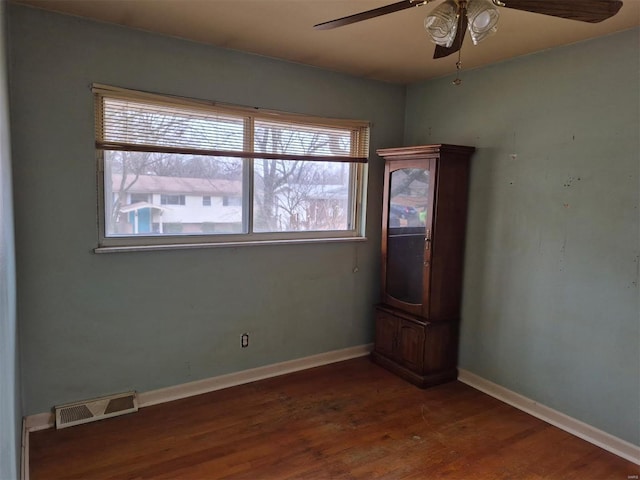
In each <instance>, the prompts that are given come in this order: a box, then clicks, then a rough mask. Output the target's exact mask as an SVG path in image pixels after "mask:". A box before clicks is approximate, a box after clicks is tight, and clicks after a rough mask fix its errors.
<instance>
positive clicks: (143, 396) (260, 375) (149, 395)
mask: <svg viewBox="0 0 640 480" xmlns="http://www.w3.org/2000/svg"><path fill="white" fill-rule="evenodd" d="M372 348H373V344H367V345H358V346H356V347H349V348H343V349H342V350H333V351H331V352H325V353H320V354H318V355H312V356H310V357H304V358H298V359H295V360H289V361H287V362H281V363H274V364H271V365H266V366H264V367H258V368H252V369H250V370H243V371H241V372H236V373H229V374H227V375H220V376H218V377H211V378H206V379H204V380H198V381H195V382H189V383H183V384H181V385H175V386H173V387H167V388H161V389H159V390H151V391H148V392H142V393H138V407H139V408H144V407H150V406H152V405H157V404H159V403H165V402H171V401H173V400H179V399H181V398H186V397H192V396H194V395H200V394H202V393H209V392H213V391H216V390H222V389H223V388H229V387H234V386H237V385H242V384H245V383H250V382H255V381H257V380H264V379H266V378H271V377H277V376H278V375H285V374H287V373H293V372H298V371H300V370H306V369H309V368H314V367H320V366H322V365H328V364H330V363H336V362H342V361H344V360H350V359H352V358H357V357H364V356H366V355H369V353H370V352H371V350H372ZM54 425H55V416H54V414H53V413H51V412H45V413H38V414H35V415H29V416H26V417H24V419H23V420H22V462H21V480H29V433H30V432H36V431H38V430H46V429H47V428H53V427H54Z"/></svg>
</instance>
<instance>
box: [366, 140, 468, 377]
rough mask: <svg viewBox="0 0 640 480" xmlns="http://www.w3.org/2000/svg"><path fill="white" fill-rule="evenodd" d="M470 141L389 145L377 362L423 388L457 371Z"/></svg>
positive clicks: (385, 155) (383, 153) (384, 154)
mask: <svg viewBox="0 0 640 480" xmlns="http://www.w3.org/2000/svg"><path fill="white" fill-rule="evenodd" d="M474 150H475V149H474V148H473V147H462V146H456V145H423V146H416V147H404V148H386V149H382V150H378V151H377V153H378V155H380V156H381V157H382V158H384V159H385V174H384V204H383V222H382V298H381V303H380V304H379V305H377V306H376V319H375V321H376V337H375V347H374V350H373V352H372V354H371V356H372V359H373V361H375V362H376V363H378V364H379V365H381V366H383V367H385V368H387V369H389V370H390V371H392V372H394V373H396V374H398V375H399V376H401V377H402V378H404V379H406V380H408V381H410V382H412V383H414V384H416V385H418V386H420V387H423V388H424V387H429V386H432V385H437V384H440V383H443V382H447V381H450V380H454V379H455V378H456V377H457V373H458V371H457V357H458V331H459V324H460V305H461V295H462V275H463V260H464V245H465V226H466V221H467V197H468V184H469V167H470V158H471V155H472V154H473V152H474Z"/></svg>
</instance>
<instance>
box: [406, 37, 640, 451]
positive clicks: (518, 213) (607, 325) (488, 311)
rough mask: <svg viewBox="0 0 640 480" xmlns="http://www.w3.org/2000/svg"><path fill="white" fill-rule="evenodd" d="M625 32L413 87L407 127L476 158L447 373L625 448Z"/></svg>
mask: <svg viewBox="0 0 640 480" xmlns="http://www.w3.org/2000/svg"><path fill="white" fill-rule="evenodd" d="M638 33H639V31H638V30H637V29H635V30H631V31H626V32H623V33H620V34H616V35H613V36H609V37H605V38H601V39H598V40H593V41H588V42H584V43H580V44H576V45H572V46H568V47H564V48H557V49H554V50H550V51H546V52H542V53H539V54H535V55H530V56H527V57H523V58H519V59H516V60H513V61H509V62H505V63H501V64H498V65H494V66H491V67H487V68H483V69H479V70H474V71H468V72H463V73H462V77H463V79H464V82H463V84H462V85H461V86H459V87H455V86H452V85H451V80H452V79H451V78H443V79H438V80H434V81H429V82H425V83H420V84H416V85H412V86H410V87H409V88H408V90H407V108H406V118H405V125H406V127H405V130H406V132H405V143H406V144H407V145H414V144H421V143H440V142H445V143H459V144H463V145H474V146H476V147H477V153H476V154H475V156H474V159H473V172H472V179H471V186H470V211H469V217H468V237H467V248H466V275H465V283H464V301H463V325H462V338H461V346H460V360H459V364H460V367H461V368H464V369H467V370H469V371H471V372H474V373H476V374H478V375H480V376H482V377H484V378H487V379H489V380H491V381H493V382H495V383H497V384H499V385H502V386H504V387H506V388H509V389H511V390H514V391H516V392H518V393H520V394H522V395H525V396H527V397H529V398H532V399H533V400H536V401H538V402H540V403H542V404H544V405H547V406H549V407H552V408H555V409H557V410H559V411H561V412H563V413H565V414H568V415H570V416H572V417H575V418H577V419H579V420H582V421H584V422H586V423H588V424H590V425H593V426H595V427H597V428H600V429H602V430H604V431H606V432H609V433H611V434H613V435H616V436H618V437H620V438H622V439H625V440H627V441H629V442H632V443H635V444H640V430H639V426H638V425H639V423H638V422H639V420H640V384H639V382H640V352H639V348H640V336H639V332H638V330H639V323H640V320H639V316H638V296H639V289H638V253H639V252H638V250H639V245H638V239H639V236H638V228H639V225H638V218H639V212H638V191H639V188H638V181H639V180H638V169H639V164H640V148H639V135H640V133H639V132H640V124H639V120H638V117H639V110H640V109H639V106H640V99H639V90H640V79H639V75H640V68H639V67H640V66H639V60H638V44H639V38H638V36H639V35H638ZM478 48H480V47H478ZM463 55H464V54H463Z"/></svg>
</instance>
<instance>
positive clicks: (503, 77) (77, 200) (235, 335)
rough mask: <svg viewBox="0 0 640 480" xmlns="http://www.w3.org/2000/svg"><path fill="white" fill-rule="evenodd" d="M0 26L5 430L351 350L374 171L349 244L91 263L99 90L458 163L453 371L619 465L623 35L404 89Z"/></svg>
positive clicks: (362, 292) (623, 330)
mask: <svg viewBox="0 0 640 480" xmlns="http://www.w3.org/2000/svg"><path fill="white" fill-rule="evenodd" d="M8 13H9V19H10V31H9V33H10V40H11V44H10V46H11V51H10V53H11V64H10V80H11V86H12V88H11V102H12V142H13V147H14V148H13V169H14V191H15V196H14V198H15V222H16V244H17V276H18V287H19V288H18V311H19V318H20V337H21V338H20V339H21V347H22V348H21V362H22V364H21V366H22V370H23V375H22V382H23V400H24V401H25V404H26V405H25V411H26V412H25V413H26V414H34V413H39V412H43V411H47V410H49V409H50V408H51V406H52V405H54V404H58V403H62V402H66V401H71V400H77V399H83V398H89V397H93V396H96V395H101V394H106V393H112V392H118V391H123V390H128V389H137V390H140V391H146V390H152V389H156V388H161V387H166V386H170V385H175V384H180V383H183V382H188V381H192V380H197V379H200V378H206V377H210V376H214V375H219V374H224V373H229V372H233V371H240V370H243V369H247V368H251V367H256V366H260V365H265V364H270V363H274V362H279V361H284V360H289V359H293V358H299V357H304V356H307V355H312V354H316V353H321V352H326V351H330V350H335V349H339V348H343V347H348V346H353V345H360V344H364V343H367V342H370V341H371V340H372V333H373V332H372V327H373V325H372V305H373V304H374V303H375V302H376V301H377V300H378V286H379V282H378V276H379V261H378V251H379V246H380V243H379V236H380V227H379V220H378V219H379V218H380V209H381V200H380V199H381V191H382V185H381V180H382V164H381V161H380V159H379V158H378V157H376V156H375V155H372V159H371V162H370V166H369V195H368V207H367V216H368V222H367V236H368V238H369V239H368V241H367V242H363V243H354V242H352V243H345V244H315V245H288V246H262V247H243V248H218V249H207V250H182V251H179V250H176V251H165V252H144V253H142V252H141V253H128V254H108V255H95V254H93V253H92V249H93V248H94V247H95V246H96V241H97V228H96V203H97V198H96V195H97V194H96V187H95V185H96V182H95V152H94V148H93V104H92V98H91V94H90V91H89V86H90V84H91V83H92V82H99V83H106V84H113V85H118V86H123V87H128V88H134V89H136V88H137V89H144V90H150V91H156V92H160V93H170V94H177V95H185V96H192V97H196V98H208V99H214V100H219V101H222V102H229V103H237V104H243V105H252V106H260V107H265V108H271V109H279V110H285V111H291V112H300V113H307V114H313V115H323V116H331V117H344V118H358V119H365V120H370V121H372V122H373V129H372V148H371V151H372V152H373V151H375V149H376V148H380V147H391V146H398V145H401V144H402V143H403V139H404V144H406V145H415V144H424V143H456V144H463V145H473V146H476V147H477V148H478V150H477V153H476V155H475V156H474V159H473V172H472V182H471V192H470V193H471V197H470V212H469V222H468V242H467V250H466V277H465V293H464V307H463V329H462V338H461V353H460V366H461V367H462V368H465V369H467V370H470V371H472V372H474V373H477V374H479V375H481V376H483V377H485V378H487V379H489V380H492V381H494V382H496V383H498V384H500V385H503V386H505V387H507V388H509V389H512V390H514V391H517V392H519V393H521V394H523V395H526V396H527V397H530V398H532V399H534V400H537V401H539V402H541V403H543V404H545V405H548V406H550V407H552V408H555V409H557V410H559V411H561V412H564V413H566V414H568V415H570V416H573V417H575V418H578V419H580V420H583V421H584V422H586V423H589V424H591V425H593V426H595V427H597V428H601V429H602V430H605V431H607V432H609V433H611V434H613V435H616V436H619V437H621V438H623V439H626V440H628V441H630V442H633V443H636V444H640V438H639V432H638V418H640V411H639V408H640V398H639V392H640V385H639V382H640V371H639V369H640V368H639V364H640V352H639V344H640V338H639V332H638V330H639V319H638V296H639V289H638V249H639V245H638V227H639V225H638V210H637V208H638V169H639V151H640V148H639V144H638V143H639V139H638V131H639V129H640V125H639V120H638V116H639V113H638V105H639V97H638V95H639V94H638V92H639V79H638V73H639V72H640V68H639V65H638V55H637V45H638V40H639V39H638V30H633V31H628V32H623V33H621V34H617V35H613V36H610V37H606V38H602V39H598V40H595V41H590V42H585V43H581V44H577V45H573V46H569V47H565V48H559V49H555V50H551V51H547V52H543V53H540V54H536V55H531V56H528V57H524V58H520V59H516V60H513V61H509V62H505V63H501V64H498V65H495V66H491V67H487V68H483V69H479V70H475V71H469V72H463V78H464V83H463V85H462V86H461V87H453V86H452V85H451V84H450V81H451V78H445V79H438V80H433V81H429V82H425V83H421V84H417V85H411V86H409V87H407V88H405V87H402V86H394V85H389V84H384V83H379V82H372V81H367V80H362V79H357V78H353V77H349V76H346V75H341V74H337V73H331V72H327V71H323V70H320V69H315V68H311V67H305V66H301V65H296V64H291V63H286V62H281V61H276V60H272V59H267V58H264V57H258V56H252V55H246V54H242V53H238V52H232V51H228V50H223V49H218V48H213V47H209V46H205V45H201V44H197V43H191V42H186V41H182V40H177V39H174V38H167V37H162V36H158V35H153V34H148V33H144V32H139V31H133V30H129V29H124V28H120V27H115V26H110V25H105V24H100V23H94V22H89V21H85V20H81V19H78V18H73V17H66V16H61V15H58V14H53V13H47V12H43V11H39V10H33V9H29V8H26V7H20V6H15V5H13V6H10V7H9V12H8ZM3 160H4V159H3ZM3 165H4V164H3ZM4 168H5V167H3V169H4ZM3 173H4V174H6V170H4V172H3ZM7 218H9V217H8V216H6V214H5V213H3V217H2V219H3V224H5V223H7V220H6V219H7ZM7 224H8V223H7ZM356 264H357V265H358V267H359V271H358V273H355V274H354V273H353V267H354V266H355V265H356ZM3 273H4V272H3ZM9 285H10V286H9V289H10V290H11V288H12V286H11V283H10V284H9ZM3 322H4V320H3ZM5 323H6V322H4V323H3V325H4V324H5ZM9 324H11V322H9ZM245 331H247V332H249V333H250V334H251V346H250V347H249V348H248V349H240V347H239V337H240V334H241V333H243V332H245ZM13 351H15V345H14V347H13ZM3 360H4V357H3ZM7 379H9V380H10V382H11V381H14V382H15V377H6V378H5V377H2V381H5V380H7ZM16 397H17V394H16ZM8 398H9V399H11V394H10V396H9V397H8ZM6 400H7V399H6V398H4V397H3V399H2V401H6ZM0 413H2V412H0Z"/></svg>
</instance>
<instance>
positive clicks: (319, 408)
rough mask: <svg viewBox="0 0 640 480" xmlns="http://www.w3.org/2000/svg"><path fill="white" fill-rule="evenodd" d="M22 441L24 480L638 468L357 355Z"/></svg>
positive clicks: (523, 474) (464, 392)
mask: <svg viewBox="0 0 640 480" xmlns="http://www.w3.org/2000/svg"><path fill="white" fill-rule="evenodd" d="M30 447H31V449H30V474H31V479H32V480H40V479H46V480H54V479H87V480H94V479H148V478H153V479H181V480H182V479H252V480H260V479H264V480H269V479H374V478H386V479H439V478H447V479H465V480H466V479H518V480H520V479H532V480H539V479H554V480H555V479H562V480H564V479H567V480H570V479H581V480H590V479H593V480H603V479H615V480H627V479H628V478H634V476H636V475H638V474H639V473H640V471H639V467H638V466H636V465H634V464H632V463H630V462H627V461H625V460H623V459H621V458H619V457H617V456H615V455H613V454H611V453H608V452H606V451H604V450H602V449H600V448H598V447H595V446H593V445H591V444H589V443H587V442H585V441H583V440H580V439H579V438H577V437H574V436H572V435H570V434H568V433H565V432H563V431H562V430H559V429H557V428H555V427H553V426H551V425H548V424H546V423H544V422H542V421H540V420H538V419H536V418H534V417H531V416H529V415H527V414H525V413H523V412H521V411H519V410H516V409H515V408H513V407H510V406H508V405H506V404H504V403H502V402H500V401H498V400H495V399H493V398H491V397H489V396H487V395H485V394H483V393H481V392H478V391H477V390H474V389H472V388H471V387H468V386H466V385H464V384H462V383H459V382H452V383H448V384H446V385H441V386H438V387H433V388H431V389H428V390H420V389H418V388H416V387H414V386H413V385H410V384H409V383H406V382H404V381H403V380H401V379H399V378H397V377H395V376H393V375H391V374H390V373H388V372H387V371H385V370H383V369H381V368H380V367H378V366H376V365H374V364H372V363H371V362H370V361H369V360H368V359H366V358H359V359H355V360H350V361H347V362H341V363H336V364H332V365H328V366H324V367H319V368H315V369H312V370H306V371H303V372H297V373H293V374H289V375H285V376H281V377H277V378H273V379H269V380H263V381H260V382H255V383H251V384H247V385H243V386H239V387H234V388H229V389H226V390H221V391H218V392H213V393H209V394H205V395H199V396H196V397H191V398H188V399H184V400H178V401H175V402H171V403H165V404H162V405H157V406H153V407H147V408H144V409H141V410H140V411H139V412H137V413H134V414H130V415H126V416H122V417H117V418H112V419H109V420H104V421H100V422H95V423H91V424H86V425H80V426H76V427H71V428H68V429H63V430H53V429H52V430H45V431H41V432H34V433H32V434H31V436H30ZM635 478H637V477H635Z"/></svg>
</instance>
